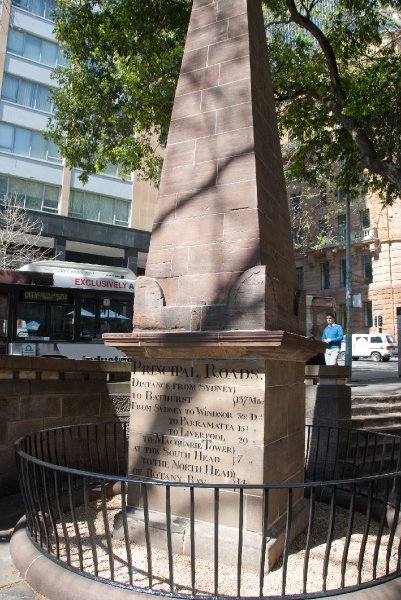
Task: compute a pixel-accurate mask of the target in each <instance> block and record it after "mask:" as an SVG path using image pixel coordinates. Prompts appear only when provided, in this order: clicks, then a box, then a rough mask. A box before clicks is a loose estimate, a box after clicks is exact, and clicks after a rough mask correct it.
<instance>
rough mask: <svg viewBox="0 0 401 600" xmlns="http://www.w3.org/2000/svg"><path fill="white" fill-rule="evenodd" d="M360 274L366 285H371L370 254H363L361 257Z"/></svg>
mask: <svg viewBox="0 0 401 600" xmlns="http://www.w3.org/2000/svg"><path fill="white" fill-rule="evenodd" d="M362 273H363V276H364V277H365V278H366V279H367V280H368V283H372V281H373V268H372V256H371V254H364V255H363V256H362Z"/></svg>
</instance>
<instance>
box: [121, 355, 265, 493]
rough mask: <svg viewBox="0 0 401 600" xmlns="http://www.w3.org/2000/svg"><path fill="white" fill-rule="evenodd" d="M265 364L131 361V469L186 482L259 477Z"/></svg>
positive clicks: (257, 479) (244, 480) (239, 480)
mask: <svg viewBox="0 0 401 600" xmlns="http://www.w3.org/2000/svg"><path fill="white" fill-rule="evenodd" d="M264 366H265V363H264V361H263V360H247V361H244V360H238V361H235V360H229V361H228V360H213V359H210V360H193V361H191V360H188V361H182V360H180V361H179V362H178V361H175V362H174V360H172V359H168V360H167V359H157V361H156V360H150V359H149V360H138V359H135V360H133V362H132V380H131V418H130V423H131V425H130V457H129V472H130V473H131V474H132V475H135V476H138V477H146V478H155V479H165V480H167V481H178V482H183V483H184V482H194V483H262V482H263V463H264V460H263V456H264V429H265V423H264V414H265V374H264Z"/></svg>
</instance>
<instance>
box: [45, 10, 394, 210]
mask: <svg viewBox="0 0 401 600" xmlns="http://www.w3.org/2000/svg"><path fill="white" fill-rule="evenodd" d="M263 2H264V5H265V16H266V32H267V41H268V49H269V56H270V61H271V69H272V77H273V86H274V89H275V94H276V100H277V107H278V116H279V125H280V128H281V131H282V132H283V133H284V132H287V133H288V132H289V134H290V138H291V141H292V143H293V144H292V151H291V154H290V160H289V162H288V174H289V176H290V177H293V178H296V179H299V180H306V181H308V182H309V183H310V184H311V185H314V186H318V187H322V181H327V180H328V179H330V180H332V181H333V180H334V181H335V185H337V186H339V187H342V188H344V189H345V188H347V189H357V187H358V186H359V184H360V182H361V179H363V178H365V179H366V176H368V178H369V185H370V188H371V189H372V190H379V191H380V192H381V193H382V195H383V197H384V198H385V200H386V201H387V202H392V201H393V200H394V198H395V197H396V196H397V195H399V192H400V189H401V141H400V139H401V136H400V133H401V88H400V85H399V83H400V80H401V63H400V44H401V42H400V37H399V31H398V29H397V27H398V26H399V25H401V20H400V19H399V15H400V5H401V0H384V1H383V2H379V1H378V0H336V1H333V0H331V1H330V0H305V1H303V0H263ZM58 5H59V8H58V11H57V20H56V35H57V37H58V40H59V42H60V43H61V44H63V45H64V46H65V47H66V55H67V58H68V59H69V61H70V64H69V66H67V67H59V68H58V69H57V70H56V73H55V77H56V79H57V80H58V82H59V84H60V85H61V87H60V88H59V89H58V90H56V91H55V93H54V102H55V109H56V110H55V117H54V119H53V120H52V122H51V125H50V136H51V137H52V138H53V140H54V141H55V142H56V143H57V144H58V145H59V146H60V149H61V153H62V155H63V156H64V157H65V158H66V160H67V163H68V164H69V165H70V166H78V167H80V168H81V169H82V171H83V174H82V178H83V179H84V180H85V178H87V177H88V175H89V174H90V173H93V172H97V171H100V170H102V169H103V168H104V167H105V166H106V165H107V163H108V162H112V163H117V164H119V165H120V166H121V167H122V169H123V171H125V172H126V173H129V172H131V171H132V170H141V171H142V173H143V174H144V176H145V177H150V178H152V179H154V180H157V177H158V173H159V169H160V158H158V155H157V147H158V145H159V144H164V143H165V140H166V137H167V131H168V126H169V121H170V116H171V108H172V102H173V98H174V91H175V86H176V82H177V77H178V72H179V66H180V62H181V57H182V52H183V44H184V41H185V35H186V31H187V26H188V20H189V14H190V10H191V5H192V2H191V1H190V0H147V1H146V2H144V0H58ZM365 183H366V182H365Z"/></svg>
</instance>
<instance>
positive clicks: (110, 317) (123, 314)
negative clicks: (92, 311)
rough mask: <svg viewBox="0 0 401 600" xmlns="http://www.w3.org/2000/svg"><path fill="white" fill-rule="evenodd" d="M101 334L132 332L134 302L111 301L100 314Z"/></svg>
mask: <svg viewBox="0 0 401 600" xmlns="http://www.w3.org/2000/svg"><path fill="white" fill-rule="evenodd" d="M100 331H101V333H130V332H131V331H132V301H124V300H114V299H113V300H111V301H110V306H104V307H103V308H102V310H101V312H100Z"/></svg>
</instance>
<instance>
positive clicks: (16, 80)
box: [1, 74, 53, 113]
mask: <svg viewBox="0 0 401 600" xmlns="http://www.w3.org/2000/svg"><path fill="white" fill-rule="evenodd" d="M1 97H2V98H3V99H4V100H8V101H9V102H15V103H16V104H21V106H29V108H35V109H36V110H42V111H44V112H47V113H51V112H53V106H52V101H51V91H50V89H49V88H48V87H45V86H44V85H40V84H38V83H34V82H33V81H26V80H25V79H21V78H20V77H13V76H11V75H8V74H5V75H4V79H3V89H2V92H1Z"/></svg>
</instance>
